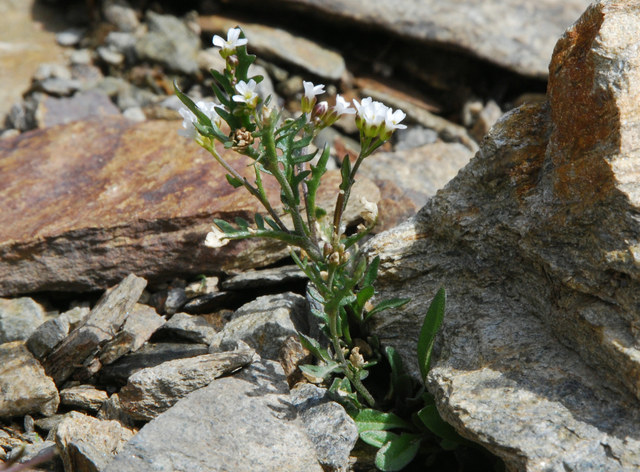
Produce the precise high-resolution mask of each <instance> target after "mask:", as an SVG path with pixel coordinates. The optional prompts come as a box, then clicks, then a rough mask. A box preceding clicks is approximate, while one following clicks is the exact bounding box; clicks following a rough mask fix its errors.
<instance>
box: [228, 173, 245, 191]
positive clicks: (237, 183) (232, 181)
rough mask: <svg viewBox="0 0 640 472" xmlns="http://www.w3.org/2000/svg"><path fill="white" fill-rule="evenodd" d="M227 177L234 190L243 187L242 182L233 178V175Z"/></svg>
mask: <svg viewBox="0 0 640 472" xmlns="http://www.w3.org/2000/svg"><path fill="white" fill-rule="evenodd" d="M225 177H226V178H227V182H229V185H231V186H232V187H233V188H238V187H242V185H243V184H242V180H240V179H238V178H236V177H234V176H232V175H231V174H227V175H225Z"/></svg>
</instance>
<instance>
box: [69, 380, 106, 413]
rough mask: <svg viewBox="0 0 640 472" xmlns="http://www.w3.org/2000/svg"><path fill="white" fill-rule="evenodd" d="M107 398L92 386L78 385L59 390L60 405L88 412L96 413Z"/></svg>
mask: <svg viewBox="0 0 640 472" xmlns="http://www.w3.org/2000/svg"><path fill="white" fill-rule="evenodd" d="M108 398H109V396H108V395H107V392H105V391H104V390H99V389H97V388H95V387H94V386H93V385H78V386H76V387H68V388H65V389H64V390H60V404H61V405H64V406H70V407H75V408H80V409H82V410H86V411H89V412H93V413H95V412H97V411H98V410H99V409H100V408H101V407H102V404H103V403H104V402H106V401H107V399H108Z"/></svg>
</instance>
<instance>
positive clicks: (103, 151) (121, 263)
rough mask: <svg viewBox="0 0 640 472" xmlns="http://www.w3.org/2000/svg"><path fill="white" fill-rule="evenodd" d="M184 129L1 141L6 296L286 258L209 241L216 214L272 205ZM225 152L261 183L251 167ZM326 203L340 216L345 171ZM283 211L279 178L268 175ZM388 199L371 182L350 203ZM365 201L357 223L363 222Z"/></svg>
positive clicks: (124, 128)
mask: <svg viewBox="0 0 640 472" xmlns="http://www.w3.org/2000/svg"><path fill="white" fill-rule="evenodd" d="M179 127H180V125H179V123H177V122H166V121H147V122H144V123H137V124H134V123H131V122H130V121H128V120H126V119H124V118H117V117H114V118H107V117H105V118H102V119H100V120H93V121H87V122H77V123H72V124H69V125H66V126H62V127H53V128H48V129H45V130H37V131H32V132H28V133H24V134H23V135H20V136H18V137H15V138H10V139H5V140H1V141H0V207H2V208H3V211H2V212H0V273H10V274H11V277H5V278H2V279H0V295H3V294H12V295H15V294H19V293H23V292H30V291H41V290H95V289H104V288H106V287H108V286H110V285H113V284H115V283H118V282H119V281H120V280H122V278H124V277H125V276H126V275H127V274H128V273H135V274H138V275H140V276H143V277H145V278H148V279H149V280H150V281H153V280H154V279H162V278H165V277H171V278H173V277H176V276H185V277H188V276H194V275H198V274H202V273H203V272H210V271H211V270H217V271H230V270H232V269H241V270H242V269H248V268H253V267H260V266H264V265H268V264H270V263H272V262H275V261H276V260H278V259H279V258H282V257H283V256H284V255H286V254H287V252H286V251H285V250H284V247H283V246H282V245H281V244H279V243H274V242H272V241H240V242H237V243H233V242H232V243H230V244H228V245H227V246H225V247H223V248H221V249H217V250H213V249H210V248H207V247H205V246H204V244H203V241H204V238H205V236H206V233H207V232H208V231H210V230H211V223H212V220H213V218H222V219H229V220H233V218H235V217H236V216H242V217H244V218H253V215H254V214H255V212H257V211H260V210H261V208H260V207H259V204H258V203H257V201H256V199H254V198H253V197H251V196H250V195H249V193H248V192H246V191H245V190H244V189H237V190H235V189H233V188H232V187H231V186H230V185H229V184H228V182H227V181H226V179H225V178H224V172H223V169H222V167H221V166H220V165H219V164H218V163H217V162H215V160H214V159H213V158H212V157H211V156H210V155H209V154H208V153H207V152H206V151H204V150H203V149H202V148H200V147H199V146H198V145H196V144H195V143H193V142H189V141H188V140H185V139H184V138H181V137H180V136H177V130H178V129H179ZM218 152H219V153H221V155H223V156H224V158H225V159H227V162H229V163H230V164H231V165H233V166H234V167H235V168H236V169H238V170H239V171H240V172H241V173H243V174H244V175H246V176H247V178H249V179H252V178H255V176H253V177H252V173H253V171H252V169H251V167H248V164H249V160H248V158H244V157H242V156H238V155H237V154H235V153H234V152H232V151H227V150H224V148H223V147H222V145H220V147H219V148H218ZM325 178H326V185H324V184H323V185H322V191H321V192H319V194H318V204H319V205H321V206H323V207H325V208H327V209H331V208H333V206H334V202H335V189H336V188H337V187H338V185H339V179H340V177H339V174H338V173H337V172H332V173H328V174H327V175H326V176H325ZM264 184H265V187H266V191H267V193H268V195H269V196H270V198H271V199H272V200H271V203H272V205H274V206H275V207H279V205H278V203H279V190H278V189H277V188H276V183H275V180H274V179H267V178H265V179H264ZM362 195H366V196H367V198H368V199H369V200H370V201H377V200H378V199H379V195H380V193H379V191H378V189H377V188H376V186H375V185H374V184H373V183H372V182H371V181H367V180H366V179H360V180H359V181H358V184H356V186H354V188H353V190H352V195H351V200H352V201H353V202H354V203H357V202H359V199H360V196H362ZM360 210H361V209H359V208H358V207H357V205H353V206H351V207H350V208H349V212H350V213H349V214H347V215H346V218H347V219H351V221H353V219H355V218H357V217H358V213H359V211H360Z"/></svg>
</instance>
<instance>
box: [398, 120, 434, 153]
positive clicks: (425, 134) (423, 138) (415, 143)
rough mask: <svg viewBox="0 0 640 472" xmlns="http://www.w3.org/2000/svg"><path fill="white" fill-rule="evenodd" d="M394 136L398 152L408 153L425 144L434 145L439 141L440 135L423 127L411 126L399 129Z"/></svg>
mask: <svg viewBox="0 0 640 472" xmlns="http://www.w3.org/2000/svg"><path fill="white" fill-rule="evenodd" d="M394 136H395V138H396V143H395V147H394V149H395V150H396V151H406V150H407V149H413V148H417V147H421V146H424V145H425V144H434V143H435V142H436V141H437V140H438V133H436V132H435V131H434V130H432V129H429V128H424V127H422V126H409V127H407V129H399V130H398V131H396V132H395V133H394Z"/></svg>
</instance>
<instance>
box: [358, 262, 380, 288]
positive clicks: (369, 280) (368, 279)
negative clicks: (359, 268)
mask: <svg viewBox="0 0 640 472" xmlns="http://www.w3.org/2000/svg"><path fill="white" fill-rule="evenodd" d="M378 267H380V256H376V257H374V258H373V260H372V261H371V263H370V264H369V267H368V268H367V273H366V274H365V276H364V279H362V285H373V283H374V282H375V281H376V278H377V277H378Z"/></svg>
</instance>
